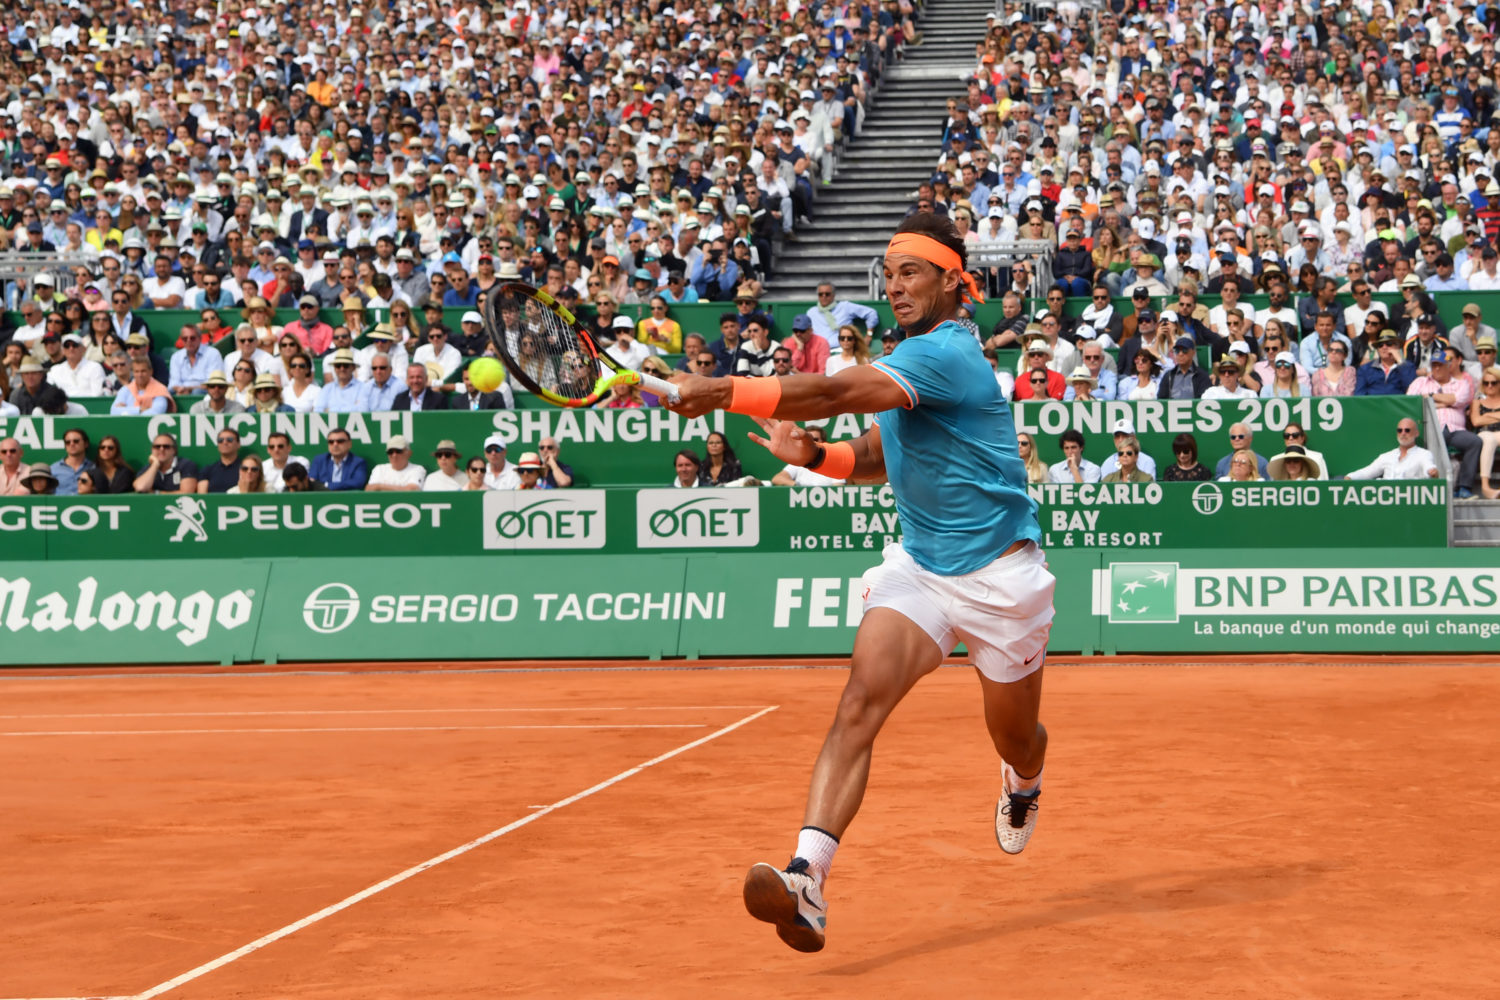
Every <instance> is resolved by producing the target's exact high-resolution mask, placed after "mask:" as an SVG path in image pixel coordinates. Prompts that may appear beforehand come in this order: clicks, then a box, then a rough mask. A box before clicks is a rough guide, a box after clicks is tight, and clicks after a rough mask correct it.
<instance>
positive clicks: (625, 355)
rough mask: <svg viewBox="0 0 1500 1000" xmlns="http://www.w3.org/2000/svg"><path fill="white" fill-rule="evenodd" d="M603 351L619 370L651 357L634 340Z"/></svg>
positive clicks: (637, 365)
mask: <svg viewBox="0 0 1500 1000" xmlns="http://www.w3.org/2000/svg"><path fill="white" fill-rule="evenodd" d="M419 350H420V349H419ZM604 350H605V351H606V352H607V353H608V354H609V356H610V357H612V358H614V359H615V362H616V363H617V364H618V365H619V366H620V367H621V368H629V369H630V370H631V371H640V370H641V365H643V364H645V363H646V359H647V358H649V357H651V355H652V351H651V348H649V347H647V346H646V345H645V344H643V343H641V342H640V341H639V340H634V339H632V340H631V341H630V346H629V347H625V346H624V344H623V343H622V342H621V341H618V340H617V341H615V342H614V344H612V345H611V346H609V347H606V348H605V349H604Z"/></svg>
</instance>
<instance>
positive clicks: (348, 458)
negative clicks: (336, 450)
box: [307, 451, 370, 490]
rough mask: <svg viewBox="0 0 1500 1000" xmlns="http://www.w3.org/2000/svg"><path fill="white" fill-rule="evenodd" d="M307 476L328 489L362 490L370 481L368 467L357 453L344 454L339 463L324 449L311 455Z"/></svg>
mask: <svg viewBox="0 0 1500 1000" xmlns="http://www.w3.org/2000/svg"><path fill="white" fill-rule="evenodd" d="M307 476H308V478H309V479H316V480H317V481H318V482H320V483H322V484H323V485H324V486H326V487H327V488H328V489H330V490H362V489H364V488H365V483H367V482H369V481H370V467H369V466H368V465H367V464H366V463H365V460H364V459H362V458H360V457H359V456H358V455H354V454H349V455H345V456H344V461H343V462H342V463H339V462H335V461H334V460H333V456H332V455H330V454H328V453H327V452H326V451H325V452H324V453H323V454H321V455H314V456H313V460H312V466H311V467H310V468H308V470H307Z"/></svg>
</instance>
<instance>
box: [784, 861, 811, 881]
mask: <svg viewBox="0 0 1500 1000" xmlns="http://www.w3.org/2000/svg"><path fill="white" fill-rule="evenodd" d="M785 870H786V873H787V874H788V875H806V876H807V877H808V878H812V866H811V865H809V864H808V863H807V859H806V858H793V859H792V863H791V864H789V865H787V866H786V869H785Z"/></svg>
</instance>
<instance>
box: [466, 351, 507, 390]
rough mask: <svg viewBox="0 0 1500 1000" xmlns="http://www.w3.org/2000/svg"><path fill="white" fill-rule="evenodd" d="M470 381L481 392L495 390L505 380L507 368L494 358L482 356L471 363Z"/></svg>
mask: <svg viewBox="0 0 1500 1000" xmlns="http://www.w3.org/2000/svg"><path fill="white" fill-rule="evenodd" d="M469 381H470V382H472V383H474V388H476V389H478V390H479V391H480V392H494V391H495V390H496V389H498V388H500V383H501V382H504V381H505V369H504V368H502V367H500V362H498V361H496V360H495V359H494V358H480V359H478V360H477V361H475V362H473V363H472V364H470V365H469Z"/></svg>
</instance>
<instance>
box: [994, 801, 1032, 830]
mask: <svg viewBox="0 0 1500 1000" xmlns="http://www.w3.org/2000/svg"><path fill="white" fill-rule="evenodd" d="M1038 798H1040V796H1037V795H1020V794H1016V793H1012V794H1011V795H1010V801H1009V802H1007V803H1005V807H1004V808H1002V809H1001V810H1000V811H1001V813H1003V814H1004V815H1006V816H1008V817H1010V825H1011V826H1012V827H1014V828H1016V829H1017V830H1019V829H1021V828H1022V827H1023V826H1025V825H1026V816H1027V814H1029V813H1030V812H1032V811H1033V810H1035V809H1036V808H1037V806H1038V803H1037V799H1038Z"/></svg>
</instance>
